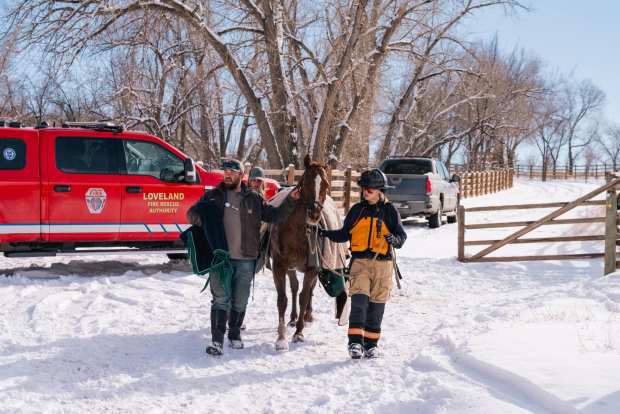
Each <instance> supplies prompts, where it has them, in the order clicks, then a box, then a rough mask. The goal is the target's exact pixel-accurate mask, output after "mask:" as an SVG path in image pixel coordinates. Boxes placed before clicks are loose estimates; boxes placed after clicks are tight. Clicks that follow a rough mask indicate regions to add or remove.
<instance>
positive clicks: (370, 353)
mask: <svg viewBox="0 0 620 414" xmlns="http://www.w3.org/2000/svg"><path fill="white" fill-rule="evenodd" d="M364 356H365V357H366V358H379V348H377V347H376V346H373V347H370V348H368V349H367V350H366V353H365V354H364Z"/></svg>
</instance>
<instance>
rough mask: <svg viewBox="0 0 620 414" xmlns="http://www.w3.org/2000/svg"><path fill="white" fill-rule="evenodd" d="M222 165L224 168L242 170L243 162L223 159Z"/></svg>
mask: <svg viewBox="0 0 620 414" xmlns="http://www.w3.org/2000/svg"><path fill="white" fill-rule="evenodd" d="M221 167H222V170H234V171H241V164H239V163H238V162H237V161H223V162H222V166H221Z"/></svg>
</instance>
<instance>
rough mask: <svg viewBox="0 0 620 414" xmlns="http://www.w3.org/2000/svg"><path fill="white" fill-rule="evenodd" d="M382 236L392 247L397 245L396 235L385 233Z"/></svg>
mask: <svg viewBox="0 0 620 414" xmlns="http://www.w3.org/2000/svg"><path fill="white" fill-rule="evenodd" d="M383 237H385V241H386V242H388V244H390V245H392V246H394V247H398V238H396V236H394V235H393V234H392V233H390V234H386V235H385V236H383Z"/></svg>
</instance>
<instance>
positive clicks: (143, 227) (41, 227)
mask: <svg viewBox="0 0 620 414" xmlns="http://www.w3.org/2000/svg"><path fill="white" fill-rule="evenodd" d="M188 228H190V225H189V224H177V223H172V224H143V223H131V224H119V223H102V224H96V223H89V224H64V223H62V224H0V234H37V233H45V234H58V233H62V234H74V233H116V232H121V233H181V232H183V231H184V230H186V229H188Z"/></svg>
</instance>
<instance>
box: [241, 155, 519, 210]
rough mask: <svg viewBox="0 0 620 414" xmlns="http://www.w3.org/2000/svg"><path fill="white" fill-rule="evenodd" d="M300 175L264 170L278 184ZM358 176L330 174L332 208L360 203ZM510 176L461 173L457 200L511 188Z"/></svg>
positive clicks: (496, 172)
mask: <svg viewBox="0 0 620 414" xmlns="http://www.w3.org/2000/svg"><path fill="white" fill-rule="evenodd" d="M248 170H249V169H248ZM303 172H304V171H303V170H296V169H295V167H294V166H293V165H289V166H288V167H287V168H285V169H283V170H265V175H266V176H267V177H269V178H273V179H274V180H276V181H279V182H281V183H285V184H288V185H293V184H295V183H296V182H297V180H298V179H299V178H300V177H301V175H302V174H303ZM359 176H360V172H359V171H355V170H353V169H352V168H351V167H349V168H346V169H345V170H331V171H330V177H329V181H330V185H331V191H330V195H331V197H332V198H333V199H334V201H335V202H336V206H337V207H338V208H340V209H343V210H344V212H345V213H346V212H348V211H349V208H350V207H351V206H352V205H353V204H355V203H357V202H358V201H359V200H360V196H361V192H360V190H361V189H360V188H359V186H358V185H357V179H358V178H359ZM513 177H514V174H513V171H512V170H510V169H506V170H493V171H477V172H461V173H460V178H461V182H460V192H461V197H463V198H465V197H476V196H480V195H484V194H491V193H495V192H498V191H501V190H505V189H507V188H511V187H512V185H513V180H514V178H513Z"/></svg>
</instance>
